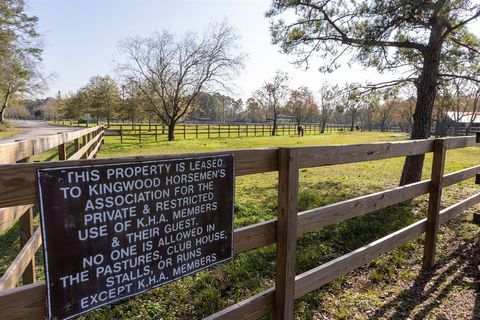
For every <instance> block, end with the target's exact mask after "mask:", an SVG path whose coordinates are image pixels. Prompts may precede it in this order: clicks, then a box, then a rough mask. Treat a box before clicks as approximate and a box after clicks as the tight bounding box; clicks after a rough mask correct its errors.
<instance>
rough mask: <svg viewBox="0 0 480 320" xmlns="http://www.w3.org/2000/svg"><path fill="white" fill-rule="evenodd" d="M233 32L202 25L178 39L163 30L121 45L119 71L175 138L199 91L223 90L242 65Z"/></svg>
mask: <svg viewBox="0 0 480 320" xmlns="http://www.w3.org/2000/svg"><path fill="white" fill-rule="evenodd" d="M236 41H237V35H236V34H235V32H234V30H233V29H232V28H231V27H230V26H228V25H227V24H226V23H222V24H214V25H210V26H209V27H207V28H206V29H205V31H204V33H203V35H202V36H199V35H197V34H195V33H188V34H186V35H185V36H184V37H183V38H181V39H179V40H177V39H175V37H174V36H173V35H172V34H171V33H169V32H167V31H163V32H161V33H155V34H153V35H152V36H150V37H147V38H139V37H136V38H128V39H126V40H124V41H122V42H121V44H120V48H121V49H122V51H123V52H124V53H125V55H126V58H127V61H126V62H124V63H120V64H119V68H118V70H119V72H120V74H121V75H122V76H123V77H124V78H125V79H126V80H127V82H131V83H133V84H135V85H136V86H137V88H138V89H139V90H140V91H141V92H142V93H143V95H144V96H145V98H146V100H147V101H148V103H149V104H150V106H151V108H152V110H153V111H154V112H155V114H156V115H157V116H158V117H159V118H160V120H161V121H162V122H163V123H165V124H166V125H167V126H168V140H169V141H172V140H174V139H175V135H174V131H175V125H176V124H177V122H178V121H180V120H181V119H183V117H184V116H185V115H186V114H187V113H188V112H189V110H190V107H191V106H192V105H193V103H194V101H195V100H196V98H197V97H198V95H199V94H200V92H201V91H202V90H203V91H207V90H210V89H213V88H214V87H215V88H222V89H226V88H227V87H226V83H227V82H228V81H229V80H231V78H232V76H234V75H235V74H236V72H237V71H238V70H239V69H240V68H241V67H243V61H244V55H243V54H236V53H234V51H235V49H236V46H235V45H236Z"/></svg>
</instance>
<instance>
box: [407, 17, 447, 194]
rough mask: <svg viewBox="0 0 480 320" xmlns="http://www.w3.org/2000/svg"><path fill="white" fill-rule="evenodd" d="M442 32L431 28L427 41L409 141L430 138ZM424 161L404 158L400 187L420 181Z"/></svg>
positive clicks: (411, 157)
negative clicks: (427, 49) (427, 46)
mask: <svg viewBox="0 0 480 320" xmlns="http://www.w3.org/2000/svg"><path fill="white" fill-rule="evenodd" d="M442 31H443V27H441V26H434V27H433V28H432V31H431V34H430V40H429V47H430V49H429V51H428V52H426V53H424V58H423V68H422V72H421V74H420V77H419V79H418V83H417V103H416V105H415V113H414V114H413V126H412V133H411V135H410V139H411V140H413V139H427V138H428V137H430V129H431V121H432V111H433V104H434V101H435V95H436V93H437V82H438V69H439V64H440V53H441V45H442V44H441V42H440V37H441V34H442ZM430 45H431V46H430ZM424 160H425V155H423V154H422V155H415V156H408V157H406V159H405V163H404V165H403V171H402V177H401V178H400V185H405V184H409V183H414V182H418V181H420V180H421V179H422V169H423V162H424Z"/></svg>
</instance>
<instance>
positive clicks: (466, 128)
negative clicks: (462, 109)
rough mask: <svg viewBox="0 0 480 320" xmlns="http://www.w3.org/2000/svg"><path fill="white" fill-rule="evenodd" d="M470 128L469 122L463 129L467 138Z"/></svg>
mask: <svg viewBox="0 0 480 320" xmlns="http://www.w3.org/2000/svg"><path fill="white" fill-rule="evenodd" d="M471 128H472V123H471V122H469V123H468V124H467V126H466V127H465V135H466V136H468V135H470V129H471Z"/></svg>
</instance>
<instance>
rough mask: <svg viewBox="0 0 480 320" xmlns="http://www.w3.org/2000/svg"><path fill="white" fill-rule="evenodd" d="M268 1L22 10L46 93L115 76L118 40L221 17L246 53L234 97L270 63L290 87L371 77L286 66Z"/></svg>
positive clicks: (32, 2)
mask: <svg viewBox="0 0 480 320" xmlns="http://www.w3.org/2000/svg"><path fill="white" fill-rule="evenodd" d="M269 5H270V0H188V1H187V0H177V1H173V0H172V1H167V0H156V1H154V0H135V1H134V0H97V1H93V0H29V1H28V0H27V6H28V12H29V13H30V14H34V15H36V16H38V18H39V31H40V32H41V33H42V34H43V41H44V43H45V49H44V55H43V57H44V59H43V60H44V61H43V69H44V72H45V73H46V74H53V75H54V76H53V78H52V79H51V80H50V82H49V90H48V91H47V94H49V95H54V94H55V93H56V92H57V91H61V92H62V94H65V93H68V92H73V91H75V90H77V89H79V88H80V87H82V86H83V85H85V84H86V83H87V81H88V79H89V78H90V77H92V76H95V75H105V74H111V75H114V69H115V61H116V60H119V59H120V52H119V50H118V42H119V41H120V40H121V39H124V38H126V37H128V36H137V35H139V36H148V35H150V34H151V33H152V32H154V31H158V30H163V29H166V30H169V31H171V32H174V33H176V34H179V35H181V34H182V33H184V32H186V31H191V30H198V31H201V30H203V28H204V27H205V26H206V25H208V24H209V23H210V22H221V21H223V20H224V19H225V20H227V21H228V23H229V24H230V25H232V26H233V27H234V28H235V29H236V30H237V32H238V34H239V35H240V37H241V39H240V41H239V45H240V49H241V50H242V51H243V52H245V53H246V54H247V55H248V59H247V61H246V66H245V69H244V70H243V71H242V72H241V75H240V76H239V77H238V79H235V83H234V86H233V92H232V93H231V95H232V96H234V97H237V98H243V99H246V98H248V97H249V96H250V94H251V93H252V91H254V90H256V89H257V88H259V87H260V86H261V85H262V84H263V83H264V82H265V80H268V79H269V78H271V77H272V76H273V74H274V73H275V71H276V70H277V69H281V70H284V71H287V72H288V73H289V74H290V77H291V81H290V84H291V86H292V87H298V86H300V85H306V86H308V87H310V89H312V90H313V91H314V92H316V91H318V89H319V87H320V85H321V82H322V81H325V80H327V81H330V82H335V83H339V84H343V83H345V82H347V81H367V80H369V81H375V80H378V78H379V77H380V76H379V75H378V74H377V73H376V72H374V71H372V70H367V71H365V70H364V69H363V68H361V67H356V66H354V67H353V68H350V67H347V66H345V67H342V68H341V69H340V70H338V71H336V72H335V73H333V74H330V75H324V74H321V73H320V72H318V71H317V70H316V67H315V64H313V65H312V67H311V68H310V69H309V70H308V71H305V70H301V69H298V68H296V67H295V66H293V65H292V64H290V61H292V59H293V58H292V57H289V56H287V55H284V54H281V53H279V49H278V47H276V46H273V45H272V44H271V38H270V34H269V21H268V19H267V18H265V17H264V13H265V11H266V10H267V9H268V8H269ZM479 29H480V28H476V30H479ZM476 33H477V34H479V32H476Z"/></svg>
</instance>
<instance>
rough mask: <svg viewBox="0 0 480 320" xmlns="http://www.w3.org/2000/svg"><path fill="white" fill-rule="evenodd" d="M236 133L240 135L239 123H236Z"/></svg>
mask: <svg viewBox="0 0 480 320" xmlns="http://www.w3.org/2000/svg"><path fill="white" fill-rule="evenodd" d="M237 133H238V136H239V137H240V125H237Z"/></svg>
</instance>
